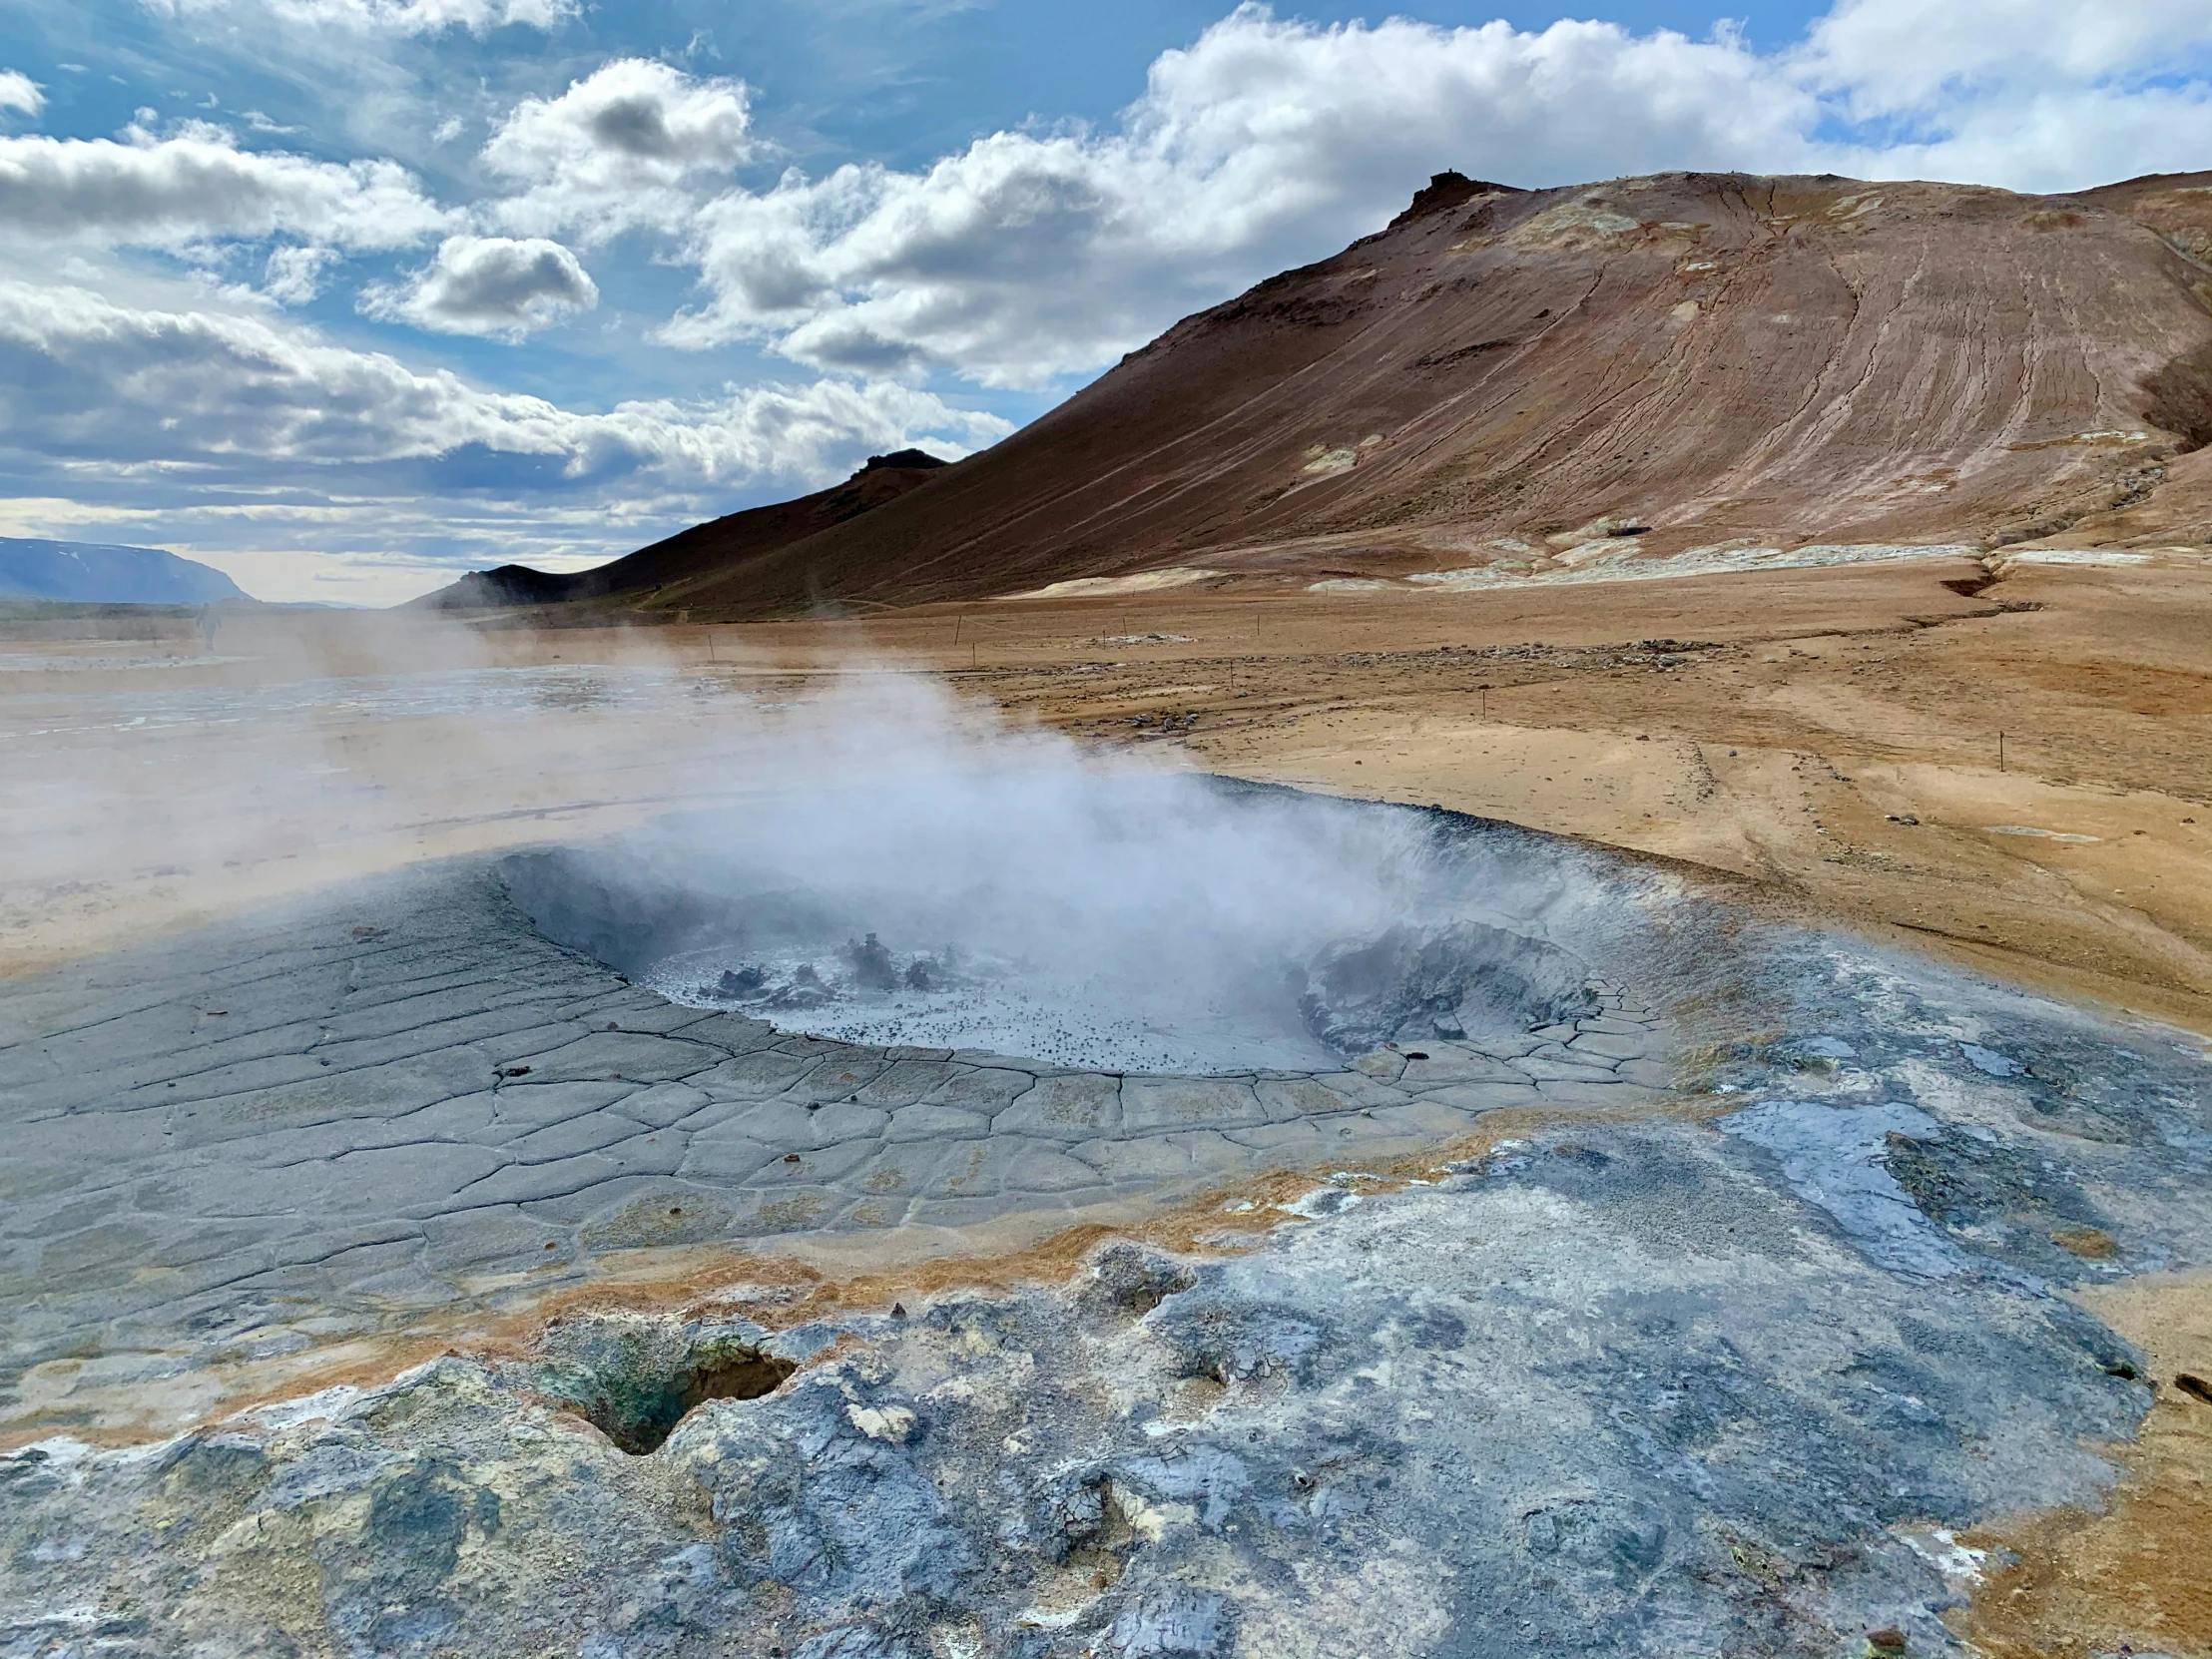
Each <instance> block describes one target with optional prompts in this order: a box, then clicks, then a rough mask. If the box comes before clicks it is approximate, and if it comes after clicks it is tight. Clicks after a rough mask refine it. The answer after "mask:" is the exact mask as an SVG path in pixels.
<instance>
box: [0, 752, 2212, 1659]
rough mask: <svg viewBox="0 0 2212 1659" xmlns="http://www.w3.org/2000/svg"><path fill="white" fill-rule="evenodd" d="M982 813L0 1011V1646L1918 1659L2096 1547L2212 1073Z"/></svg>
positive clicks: (1347, 831)
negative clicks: (2095, 1310) (1884, 1633)
mask: <svg viewBox="0 0 2212 1659" xmlns="http://www.w3.org/2000/svg"><path fill="white" fill-rule="evenodd" d="M1009 787H1011V786H1009ZM961 799H962V801H963V802H964V803H965V805H964V806H962V807H961V809H960V810H959V811H956V812H955V811H950V810H948V809H945V808H944V807H943V803H942V801H941V800H940V799H939V798H938V797H935V796H932V795H930V794H929V793H928V792H926V791H917V790H915V789H897V788H893V789H887V790H878V789H871V788H858V787H855V788H853V789H850V790H841V791H828V792H818V793H817V794H815V795H814V796H811V797H809V798H807V799H806V800H805V801H803V802H794V803H786V804H784V805H781V806H779V805H777V804H775V803H768V804H756V805H754V806H751V807H747V808H744V809H732V810H730V811H729V812H727V813H722V814H718V815H701V816H695V817H690V818H681V819H672V820H668V821H665V822H663V823H661V824H659V825H656V826H653V827H651V828H649V829H647V830H641V831H638V832H636V833H632V834H628V835H625V836H622V837H620V838H617V839H611V840H605V841H601V842H596V843H591V844H579V845H572V846H546V847H540V848H534V849H530V850H527V851H521V852H513V853H508V854H506V855H504V856H488V857H484V858H481V859H476V860H471V861H463V862H458V863H454V864H449V865H445V866H440V867H437V868H432V869H428V870H422V871H417V872H414V873H412V874H410V875H408V876H406V877H404V878H394V879H388V880H384V881H380V882H375V883H368V884H363V885H361V886H359V887H356V888H353V889H349V890H346V891H343V892H339V893H335V894H332V895H329V896H327V897H326V898H324V899H323V900H321V901H319V902H317V903H315V904H312V905H303V906H295V907H293V908H290V909H287V910H285V911H282V912H280V913H271V914H268V915H265V916H262V917H258V918H255V919H253V920H251V921H249V922H244V923H239V924H234V925H227V926H224V927H221V928H210V929H207V930H205V931H203V932H201V933H199V934H195V935H191V936H185V937H178V938H172V939H168V940H164V941H159V942H156V943H151V944H149V945H147V946H146V947H144V948H142V949H140V950H137V951H134V952H130V953H126V954H121V955H117V956H113V957H109V958H104V959H101V960H97V961H91V962H83V963H79V964H77V965H75V966H73V967H71V968H69V969H67V970H64V971H59V972H56V973H53V974H50V975H49V976H47V977H45V978H43V979H40V980H36V981H23V982H17V983H15V984H12V985H11V986H10V987H9V988H8V990H7V992H6V994H5V996H4V998H0V1020H4V1022H5V1023H4V1026H0V1100H4V1112H5V1138H4V1140H0V1193H4V1196H5V1200H6V1204H5V1209H4V1211H0V1250H4V1252H5V1254H4V1256H0V1299H4V1301H0V1308H4V1322H5V1323H4V1330H5V1336H6V1355H5V1370H4V1372H0V1428H4V1430H5V1433H6V1435H7V1438H6V1440H5V1441H0V1444H6V1445H8V1446H10V1447H12V1448H13V1449H11V1450H9V1451H7V1452H5V1453H4V1454H0V1546H4V1547H0V1654H5V1655H9V1656H15V1655H41V1656H44V1655H64V1654H68V1655H76V1654H91V1653H102V1654H133V1655H137V1654H143V1655H170V1654H180V1655H181V1654H195V1655H199V1654H206V1655H234V1654H250V1653H266V1654H315V1655H322V1654H329V1655H348V1656H351V1655H387V1654H388V1655H433V1654H451V1655H464V1654H465V1655H471V1656H479V1655H490V1654H500V1655H505V1654H539V1653H543V1654H562V1655H582V1656H586V1659H618V1656H619V1659H644V1656H648V1655H693V1654H698V1655H710V1654H711V1655H733V1656H735V1655H744V1656H748V1659H751V1656H782V1659H831V1656H836V1659H893V1656H904V1659H923V1656H942V1659H973V1656H979V1655H985V1654H991V1655H996V1654H1019V1655H1034V1656H1040V1659H1041V1656H1044V1655H1064V1656H1074V1655H1078V1654H1111V1655H1146V1656H1152V1655H1161V1656H1165V1655H1191V1656H1215V1655H1221V1656H1226V1655H1250V1656H1254V1659H1258V1656H1262V1655H1267V1656H1274V1655H1288V1654H1314V1655H1325V1654H1326V1655H1340V1654H1342V1655H1354V1654H1378V1655H1380V1654H1385V1653H1388V1654H1437V1655H1443V1654H1453V1655H1457V1654H1467V1655H1475V1654H1483V1655H1487V1654H1500V1655H1503V1654H1514V1655H1522V1654H1528V1653H1554V1652H1556V1653H1593V1654H1597V1653H1604V1654H1629V1653H1669V1654H1692V1653H1723V1652H1725V1653H1731V1654H1741V1653H1791V1654H1796V1653H1804V1654H1842V1653H1857V1652H1859V1651H1860V1650H1861V1648H1862V1647H1863V1645H1864V1636H1865V1633H1866V1632H1868V1631H1870V1630H1875V1629H1882V1628H1886V1627H1891V1626H1895V1627H1896V1628H1897V1629H1898V1630H1900V1631H1901V1632H1903V1634H1904V1635H1905V1637H1906V1639H1907V1641H1908V1644H1909V1648H1910V1651H1913V1652H1916V1653H1920V1652H1926V1653H1939V1652H1954V1651H1960V1649H1959V1647H1958V1643H1957V1640H1956V1638H1955V1637H1954V1636H1953V1634H1952V1633H1951V1630H1950V1629H1949V1627H1947V1626H1946V1625H1945V1623H1944V1622H1943V1615H1944V1614H1945V1613H1946V1612H1947V1611H1951V1610H1954V1609H1955V1608H1956V1607H1958V1606H1959V1605H1960V1604H1961V1602H1962V1599H1963V1597H1964V1596H1965V1594H1966V1593H1967V1592H1968V1591H1970V1589H1971V1588H1972V1585H1973V1582H1974V1580H1975V1577H1976V1575H1977V1573H1979V1572H1980V1571H1982V1570H1983V1568H1984V1566H1985V1563H1984V1562H1983V1561H1982V1560H1981V1559H1980V1558H1979V1557H1977V1555H1976V1554H1975V1553H1974V1551H1972V1550H1970V1549H1967V1548H1965V1547H1962V1546H1961V1545H1960V1544H1959V1543H1958V1541H1957V1536H1958V1534H1959V1532H1960V1531H1961V1530H1963V1529H1964V1528H1967V1527H1969V1526H1971V1525H1973V1524H1975V1523H1977V1522H1980V1521H1985V1520H1988V1519H1990V1518H1992V1517H1998V1516H2003V1515H2007V1514H2016V1513H2019V1512H2022V1511H2027V1510H2032V1509H2037V1508H2043V1507H2048V1506H2052V1505H2057V1504H2063V1503H2077V1502H2094V1501H2096V1500H2097V1499H2098V1497H2099V1495H2100V1494H2101V1493H2102V1492H2103V1491H2105V1490H2106V1489H2107V1488H2108V1487H2109V1485H2110V1483H2111V1482H2112V1480H2113V1479H2114V1477H2115V1471H2114V1469H2113V1466H2112V1465H2111V1463H2110V1462H2109V1461H2107V1460H2106V1458H2105V1457H2104V1456H2103V1455H2100V1454H2099V1452H2098V1451H2097V1450H2096V1449H2095V1448H2096V1447H2097V1445H2098V1444H2099V1443H2107V1444H2108V1443H2113V1442H2120V1441H2124V1440H2125V1439H2126V1438H2127V1436H2128V1435H2129V1434H2130V1433H2131V1432H2132V1431H2133V1428H2134V1425H2135V1424H2136V1422H2137V1421H2138V1420H2139V1419H2140V1418H2141V1416H2142V1414H2143V1413H2144V1411H2145V1410H2146V1408H2147V1406H2148V1404H2149V1402H2150V1400H2151V1398H2152V1397H2153V1394H2152V1390H2153V1387H2154V1386H2157V1385H2159V1383H2160V1382H2161V1380H2158V1379H2154V1378H2148V1377H2146V1375H2145V1367H2146V1363H2145V1362H2144V1360H2143V1358H2142V1357H2141V1356H2140V1355H2137V1354H2135V1353H2133V1352H2132V1351H2130V1350H2129V1349H2128V1347H2127V1345H2126V1344H2124V1343H2123V1342H2121V1341H2120V1340H2119V1339H2117V1338H2116V1337H2115V1336H2113V1335H2112V1333H2110V1332H2109V1331H2107V1330H2106V1329H2104V1328H2103V1327H2102V1326H2100V1325H2099V1324H2098V1323H2097V1322H2096V1321H2095V1320H2094V1319H2092V1318H2091V1317H2089V1316H2088V1315H2087V1314H2085V1313H2084V1312H2082V1311H2081V1309H2080V1307H2079V1305H2078V1304H2076V1303H2075V1302H2073V1301H2071V1300H2069V1299H2068V1297H2067V1295H2066V1294H2065V1293H2066V1292H2067V1291H2068V1290H2069V1289H2070V1288H2073V1287H2077V1286H2080V1285H2082V1284H2085V1283H2097V1282H2103V1281H2110V1280H2116V1279H2119V1278H2123V1277H2125V1276H2128V1275H2132V1274H2136V1273H2140V1272H2143V1271H2146V1270H2150V1269H2159V1268H2173V1267H2184V1266H2191V1265H2196V1264H2202V1263H2204V1262H2206V1261H2207V1260H2208V1258H2212V1202H2208V1200H2207V1193H2208V1190H2212V1188H2208V1183H2207V1177H2208V1174H2212V1089H2208V1072H2207V1066H2206V1062H2205V1057H2204V1055H2203V1053H2202V1052H2201V1049H2200V1047H2199V1045H2197V1044H2195V1043H2193V1042H2191V1041H2189V1040H2186V1039H2184V1038H2183V1037H2181V1036H2180V1035H2179V1034H2178V1033H2172V1032H2166V1031H2161V1030H2157V1029H2152V1028H2147V1027H2145V1028H2137V1027H2123V1026H2119V1025H2115V1024H2111V1023H2108V1022H2101V1021H2099V1020H2097V1019H2094V1018H2092V1017H2090V1016H2088V1015H2086V1014H2082V1013H2079V1012H2077V1011H2073V1010H2069V1009H2066V1008H2062V1007H2059V1006H2057V1005H2054V1004H2050V1003H2047V1002H2042V1001H2038V1000H2036V999H2033V998H2030V997H2027V996H2024V995H2021V994H2019V993H2017V992H2014V991H2010V990H2007V989H2004V988H2002V987H1998V986H1993V985H1989V984H1986V983H1982V982H1978V981H1975V980H1971V979H1969V978H1967V977H1964V976H1962V975H1959V974H1956V973H1952V972H1949V971H1946V970H1940V969H1936V968H1934V967H1931V966H1929V965H1927V964H1925V963H1918V962H1914V961H1909V960H1906V959H1902V958H1898V957H1894V956H1889V955H1885V954H1884V953H1882V952H1879V951H1877V950H1874V949H1871V948H1869V947H1867V946H1864V945H1861V944H1858V943H1855V942H1853V941H1850V940H1846V939H1841V938H1836V937H1831V936H1827V935H1822V934H1819V933H1816V932H1810V931H1806V930H1802V929H1791V928H1784V927H1779V926H1774V925H1770V924H1764V923H1761V922H1758V921H1756V920H1755V919H1753V918H1752V917H1750V916H1748V915H1746V914H1744V913H1742V912H1740V911H1739V910H1737V909H1735V908H1733V907H1732V906H1731V905H1729V904H1728V903H1726V902H1724V901H1722V900H1720V899H1716V898H1713V897H1710V896H1699V895H1698V894H1696V893H1693V892H1691V891H1688V890H1686V889H1685V888H1684V887H1683V886H1682V884H1681V883H1680V882H1679V881H1677V880H1676V879H1674V878H1673V877H1671V876H1669V875H1667V874H1666V873H1664V872H1655V871H1653V870H1650V869H1648V868H1642V867H1637V866H1634V865H1630V864H1627V863H1624V862H1621V861H1617V860H1615V859H1613V858H1611V857H1609V856H1606V855H1603V854H1600V853H1597V852H1594V851H1591V850H1589V849H1587V848H1583V847H1580V846H1578V845H1574V844H1571V843H1566V842H1561V841H1556V840H1551V839H1547V838H1544V837H1540V836H1536V835H1533V834H1529V833H1525V832H1522V831H1518V830H1510V829H1508V828H1505V827H1501V826H1496V825H1488V824H1483V823H1480V822H1476V821H1471V820H1466V819H1460V818H1455V817H1453V816H1451V815H1448V814H1442V813H1434V812H1425V811H1421V810H1417V809H1409V808H1386V807H1367V808H1353V807H1347V806H1343V805H1341V804H1335V803H1329V802H1323V801H1318V800H1313V799H1310V798H1304V797H1298V796H1295V795H1290V794H1288V793H1285V792H1275V791H1258V790H1246V789H1239V788H1232V787H1229V786H1215V785H1210V784H1207V783H1204V782H1202V781H1193V780H1188V779H1182V780H1172V779H1171V780H1161V779H1151V780H1144V779H1137V780H1124V781H1121V782H1118V783H1116V784H1114V785H1113V786H1112V788H1111V789H1108V790H1103V791H1100V792H1095V793H1093V794H1091V795H1088V796H1085V797H1084V798H1083V799H1082V800H1081V801H1080V802H1078V803H1076V804H1075V805H1074V806H1068V805H1067V804H1066V803H1064V802H1063V803H1061V804H1059V805H1053V804H1050V803H1047V804H1044V805H1042V806H1040V805H1039V803H1037V802H1035V801H1023V800H1016V799H1013V798H1005V799H998V798H994V797H992V795H991V793H990V790H989V789H988V788H984V789H982V790H981V791H980V794H978V792H976V791H972V790H971V791H967V792H964V793H963V794H962V796H961ZM977 800H981V801H982V803H983V808H982V810H981V811H980V812H978V811H977V810H976V806H975V804H976V802H977ZM1054 813H1061V814H1062V815H1063V817H1062V818H1061V819H1057V820H1056V819H1054V818H1053V816H1052V815H1053V814H1054ZM1040 824H1041V826H1042V828H1041V829H1040V828H1039V827H1040ZM1079 1224H1089V1230H1087V1231H1080V1232H1070V1231H1069V1229H1070V1228H1073V1227H1076V1226H1078V1225H1079ZM1024 1252H1026V1253H1027V1254H1023V1253H1024ZM963 1258H965V1259H967V1262H968V1265H966V1266H961V1265H958V1263H959V1262H960V1261H961V1260H962V1259H963Z"/></svg>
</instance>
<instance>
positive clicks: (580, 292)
mask: <svg viewBox="0 0 2212 1659" xmlns="http://www.w3.org/2000/svg"><path fill="white" fill-rule="evenodd" d="M598 303H599V288H598V286H597V284H595V283H594V282H593V281H592V279H591V277H590V275H589V274H588V273H587V272H586V271H585V270H584V268H583V266H581V265H580V264H578V263H577V259H576V256H575V255H574V254H571V253H570V252H569V251H568V250H567V249H566V248H563V247H562V246H561V245H560V244H559V243H557V242H547V241H545V240H544V239H543V238H535V237H534V238H529V239H526V240H520V241H518V240H516V239H514V238H510V237H472V236H458V237H448V238H446V239H445V241H444V242H443V243H441V244H440V245H439V246H438V251H437V256H436V257H435V258H434V259H432V260H431V262H430V264H429V265H428V266H427V267H426V268H425V269H423V270H422V271H420V272H417V273H415V274H414V275H413V277H410V278H409V280H408V281H407V283H406V284H405V286H404V287H398V288H394V287H391V286H388V285H379V286H376V287H371V288H370V289H369V290H368V291H367V293H366V294H365V295H364V296H363V300H362V307H361V308H362V309H363V310H365V311H367V312H368V313H369V314H370V315H371V316H380V317H386V318H390V319H393V320H399V321H406V322H412V323H413V324H415V325H416V326H417V327H420V328H430V329H434V330H436V331H437V332H439V333H444V334H486V335H494V336H500V337H504V338H508V339H519V338H520V337H522V336H523V335H524V334H527V333H530V332H532V331H534V330H536V329H539V328H546V327H550V326H552V325H553V324H554V323H556V322H560V321H563V320H565V319H566V318H568V317H570V316H573V315H575V314H576V313H577V312H578V311H588V310H590V309H592V308H593V307H594V306H595V305H597V304H598Z"/></svg>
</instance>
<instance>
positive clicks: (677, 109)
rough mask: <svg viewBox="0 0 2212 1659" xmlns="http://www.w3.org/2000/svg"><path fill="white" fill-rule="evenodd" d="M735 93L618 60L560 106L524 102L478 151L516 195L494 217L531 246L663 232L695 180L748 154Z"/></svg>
mask: <svg viewBox="0 0 2212 1659" xmlns="http://www.w3.org/2000/svg"><path fill="white" fill-rule="evenodd" d="M751 129H752V116H751V112H750V110H749V109H748V106H747V93H746V87H745V83H744V82H742V81H735V80H726V79H719V78H712V77H708V78H702V77H695V76H692V75H688V74H686V73H685V72H684V71H682V70H680V69H675V68H671V67H670V66H669V65H667V64H665V63H658V62H655V61H654V60H652V59H649V58H617V59H616V60H614V61H613V62H611V63H608V64H606V65H604V66H602V67H601V68H600V69H598V70H596V71H595V72H594V73H592V74H591V75H589V76H588V77H586V78H585V79H583V80H581V81H576V82H573V83H572V84H571V85H570V86H569V88H568V90H567V91H566V92H564V93H562V94H561V95H560V96H559V97H558V98H528V99H525V100H523V102H522V103H520V104H518V105H517V106H516V107H515V109H514V110H513V112H512V113H511V114H509V115H508V117H507V118H506V120H505V121H503V122H502V123H500V125H499V127H498V130H497V131H495V132H494V133H493V134H492V136H491V139H490V141H489V142H488V143H487V144H486V145H485V146H484V153H483V160H484V165H485V166H486V167H487V168H489V169H490V170H491V171H492V172H493V173H494V174H496V175H498V176H499V177H501V178H503V179H506V180H508V181H510V182H511V183H512V184H513V185H516V186H519V187H521V188H520V190H519V192H518V194H516V195H514V196H512V197H509V198H507V199H506V200H504V201H501V202H499V203H497V204H496V205H494V206H493V207H492V208H491V210H490V212H491V215H492V217H493V218H494V219H495V220H496V221H497V222H498V223H499V224H500V225H501V226H502V228H504V229H506V230H510V231H517V232H522V233H524V234H530V235H539V236H543V235H548V234H552V233H557V232H562V231H573V232H575V233H576V234H577V235H578V236H579V237H580V238H581V239H582V240H583V241H584V242H585V243H586V244H587V245H588V244H590V243H592V242H598V241H603V240H605V239H606V238H608V237H611V236H614V235H617V234H619V233H620V232H622V231H625V230H628V229H631V228H633V227H636V226H641V225H651V226H659V227H661V228H663V229H670V228H674V227H676V226H679V225H681V224H682V223H683V222H684V220H685V219H686V217H687V216H688V215H689V214H690V212H691V210H692V207H693V204H694V200H695V191H696V189H697V187H698V186H699V185H700V184H701V182H702V181H706V180H720V179H722V178H723V177H724V176H726V175H727V174H728V173H729V172H730V170H731V169H732V168H733V167H735V166H737V165H738V164H739V163H740V162H742V161H744V160H745V159H746V158H747V157H748V156H749V155H751V154H752V151H753V138H752V130H751Z"/></svg>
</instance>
